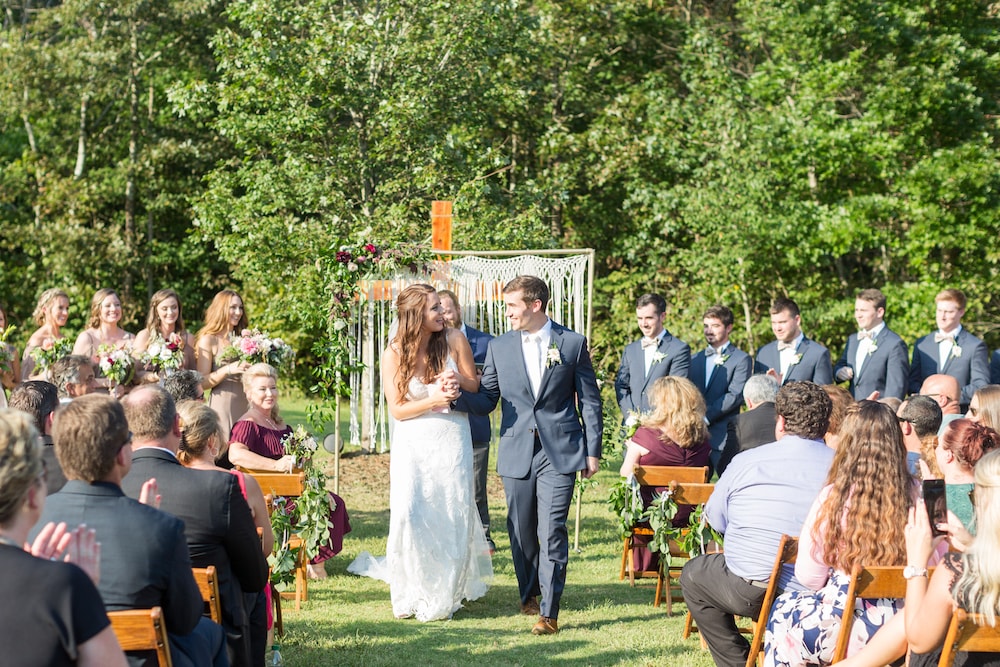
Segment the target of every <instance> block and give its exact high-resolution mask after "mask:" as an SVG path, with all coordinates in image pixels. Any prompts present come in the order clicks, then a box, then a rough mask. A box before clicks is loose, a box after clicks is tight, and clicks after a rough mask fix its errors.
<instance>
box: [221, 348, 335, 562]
mask: <svg viewBox="0 0 1000 667" xmlns="http://www.w3.org/2000/svg"><path fill="white" fill-rule="evenodd" d="M243 388H244V390H245V391H246V395H247V401H248V402H249V403H250V409H249V410H247V412H246V414H244V415H243V416H242V417H241V418H240V420H239V421H237V422H236V423H235V424H233V431H232V433H231V434H230V436H229V460H230V461H231V462H232V464H233V465H234V466H240V467H243V468H248V469H250V470H271V471H274V472H291V471H292V468H293V466H294V464H295V460H294V459H295V457H293V456H291V455H289V454H285V447H284V445H283V444H282V440H283V439H284V438H285V437H287V436H288V434H290V433H291V432H292V428H291V427H290V426H289V425H288V424H286V423H285V421H284V420H283V419H282V418H281V414H280V412H279V411H278V371H276V370H275V369H274V367H273V366H269V365H268V364H254V365H253V366H251V367H250V368H248V369H246V371H244V372H243ZM330 497H331V498H332V500H333V510H332V511H331V513H330V542H329V545H328V546H323V547H320V550H319V553H318V554H310V556H312V559H311V560H310V561H309V577H310V578H312V579H322V578H324V577H326V569H325V567H324V566H323V563H324V562H326V561H327V560H329V559H330V558H333V557H334V556H336V555H337V554H338V553H340V550H341V549H342V548H343V544H344V535H345V534H347V533H349V532H351V523H350V520H349V519H348V517H347V508H346V507H345V505H344V501H343V499H342V498H341V497H340V496H338V495H336V494H333V493H331V494H330Z"/></svg>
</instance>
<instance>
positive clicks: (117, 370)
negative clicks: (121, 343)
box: [97, 344, 135, 385]
mask: <svg viewBox="0 0 1000 667" xmlns="http://www.w3.org/2000/svg"><path fill="white" fill-rule="evenodd" d="M97 365H98V367H99V368H100V369H101V374H102V375H103V376H104V377H106V378H108V379H109V380H111V382H113V383H114V384H116V385H121V384H127V383H128V382H129V381H130V380H131V379H132V374H133V372H134V371H135V364H134V363H133V359H132V355H131V354H130V353H129V351H128V350H127V349H123V348H120V347H116V346H114V345H107V344H105V345H101V346H100V347H99V348H97Z"/></svg>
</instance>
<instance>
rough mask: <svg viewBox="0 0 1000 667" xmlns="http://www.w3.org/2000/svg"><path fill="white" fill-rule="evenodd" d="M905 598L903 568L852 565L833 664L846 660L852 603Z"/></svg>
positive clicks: (852, 621) (852, 612)
mask: <svg viewBox="0 0 1000 667" xmlns="http://www.w3.org/2000/svg"><path fill="white" fill-rule="evenodd" d="M905 597H906V579H903V567H902V566H893V567H889V566H882V567H862V566H860V565H855V566H854V569H853V570H851V583H850V584H849V585H848V587H847V598H846V599H845V600H844V615H843V618H841V620H840V634H839V635H838V636H837V648H836V649H835V650H834V653H833V662H834V663H836V662H840V661H841V660H843V659H844V658H846V657H847V645H848V644H849V643H850V639H851V627H852V626H853V625H854V603H855V600H857V599H858V598H861V599H872V598H905Z"/></svg>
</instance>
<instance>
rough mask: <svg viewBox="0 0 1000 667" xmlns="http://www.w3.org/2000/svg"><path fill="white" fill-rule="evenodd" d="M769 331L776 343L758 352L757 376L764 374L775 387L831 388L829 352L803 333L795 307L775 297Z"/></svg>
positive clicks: (796, 307)
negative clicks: (799, 384)
mask: <svg viewBox="0 0 1000 667" xmlns="http://www.w3.org/2000/svg"><path fill="white" fill-rule="evenodd" d="M771 331H773V332H774V337H775V338H777V340H775V341H772V342H770V343H768V344H767V345H765V346H764V347H762V348H760V350H759V351H758V352H757V367H756V372H757V373H767V374H769V375H771V376H772V377H774V378H775V379H776V380H777V381H778V384H780V385H784V384H787V383H789V382H792V381H798V382H802V381H808V382H814V383H816V384H818V385H824V384H833V371H832V369H831V365H830V351H829V350H827V349H826V348H825V347H823V346H822V345H820V344H819V343H817V342H816V341H814V340H809V339H808V338H806V337H805V335H804V334H803V333H802V318H801V317H800V316H799V306H798V304H797V303H795V302H794V301H792V300H791V299H788V298H786V297H778V298H777V299H775V300H774V303H772V304H771Z"/></svg>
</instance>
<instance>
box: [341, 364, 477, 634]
mask: <svg viewBox="0 0 1000 667" xmlns="http://www.w3.org/2000/svg"><path fill="white" fill-rule="evenodd" d="M448 366H449V368H454V367H455V366H454V362H453V361H451V360H450V359H449V364H448ZM435 389H436V388H434V387H432V386H428V385H425V384H424V383H423V382H421V381H420V380H418V379H417V378H414V379H412V380H410V387H409V392H408V394H407V396H408V398H409V399H410V400H418V399H421V398H424V397H426V396H427V395H428V392H429V391H433V390H435ZM392 426H393V429H392V432H391V441H392V448H391V452H390V457H391V458H390V462H389V477H390V479H389V539H388V543H387V545H386V556H385V558H384V559H383V558H378V559H376V558H373V557H372V556H371V555H370V554H369V553H368V552H362V553H361V554H360V555H358V557H357V559H355V561H354V562H353V563H351V565H350V566H349V567H348V568H347V569H348V571H349V572H353V573H355V574H360V575H363V576H368V577H374V578H376V579H381V580H382V581H385V582H387V583H388V584H389V590H390V594H391V597H392V611H393V614H395V615H396V617H397V618H407V617H410V616H416V617H417V619H418V620H420V621H433V620H438V619H444V618H450V617H451V615H452V614H453V613H454V612H455V611H456V610H458V609H460V608H461V606H462V600H463V599H465V600H475V599H478V598H480V597H482V596H483V595H485V594H486V590H487V589H488V588H489V585H490V582H491V580H492V577H493V564H492V561H491V559H490V554H489V545H488V544H487V542H486V535H485V533H484V532H483V526H482V523H481V522H480V520H479V512H478V511H477V510H476V503H475V500H474V498H473V481H472V436H471V434H470V431H469V419H468V417H467V416H466V414H465V413H463V412H450V413H440V412H427V413H425V414H423V415H420V416H419V417H415V418H413V419H407V420H404V421H396V420H393V424H392Z"/></svg>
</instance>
